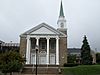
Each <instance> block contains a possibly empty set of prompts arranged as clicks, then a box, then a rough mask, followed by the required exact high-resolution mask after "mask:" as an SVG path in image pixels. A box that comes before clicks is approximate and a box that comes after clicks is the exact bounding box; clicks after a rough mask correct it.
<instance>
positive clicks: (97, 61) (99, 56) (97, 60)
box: [96, 53, 100, 64]
mask: <svg viewBox="0 0 100 75" xmlns="http://www.w3.org/2000/svg"><path fill="white" fill-rule="evenodd" d="M96 63H98V64H100V53H96Z"/></svg>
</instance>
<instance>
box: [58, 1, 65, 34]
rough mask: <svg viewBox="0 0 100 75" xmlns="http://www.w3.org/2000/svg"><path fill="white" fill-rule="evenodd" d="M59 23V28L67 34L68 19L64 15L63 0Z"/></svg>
mask: <svg viewBox="0 0 100 75" xmlns="http://www.w3.org/2000/svg"><path fill="white" fill-rule="evenodd" d="M57 24H58V30H59V31H61V32H63V33H65V34H67V28H66V19H65V16H64V11H63V4H62V0H61V5H60V13H59V18H58V21H57Z"/></svg>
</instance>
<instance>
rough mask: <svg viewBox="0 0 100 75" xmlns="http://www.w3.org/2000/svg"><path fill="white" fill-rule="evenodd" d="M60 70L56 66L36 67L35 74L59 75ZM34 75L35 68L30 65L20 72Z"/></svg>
mask: <svg viewBox="0 0 100 75" xmlns="http://www.w3.org/2000/svg"><path fill="white" fill-rule="evenodd" d="M60 71H61V70H60V69H59V67H58V66H56V65H49V66H47V65H38V67H37V73H38V74H41V75H43V74H50V75H51V74H56V75H58V74H59V73H60ZM35 73H36V67H35V66H34V67H33V66H32V65H25V66H24V68H23V70H22V74H35Z"/></svg>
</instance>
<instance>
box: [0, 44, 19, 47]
mask: <svg viewBox="0 0 100 75" xmlns="http://www.w3.org/2000/svg"><path fill="white" fill-rule="evenodd" d="M2 46H17V47H19V43H3V44H2Z"/></svg>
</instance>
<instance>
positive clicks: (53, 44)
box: [50, 41, 56, 49]
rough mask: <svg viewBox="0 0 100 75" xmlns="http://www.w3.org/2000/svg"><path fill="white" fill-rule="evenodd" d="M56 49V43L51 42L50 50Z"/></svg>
mask: <svg viewBox="0 0 100 75" xmlns="http://www.w3.org/2000/svg"><path fill="white" fill-rule="evenodd" d="M55 47H56V46H55V42H54V41H51V43H50V48H51V49H55Z"/></svg>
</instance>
